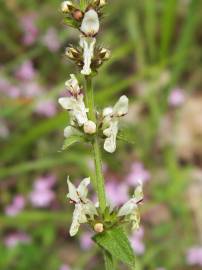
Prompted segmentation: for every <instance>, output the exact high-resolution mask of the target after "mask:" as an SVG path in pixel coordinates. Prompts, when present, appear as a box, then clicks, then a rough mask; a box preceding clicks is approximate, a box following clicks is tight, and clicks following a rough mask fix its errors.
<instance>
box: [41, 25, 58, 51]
mask: <svg viewBox="0 0 202 270" xmlns="http://www.w3.org/2000/svg"><path fill="white" fill-rule="evenodd" d="M42 43H43V44H44V45H45V46H46V47H47V48H48V49H49V50H50V51H51V52H56V51H58V50H59V49H60V40H59V36H58V33H57V31H56V29H55V28H53V27H51V28H49V29H48V30H47V32H46V34H45V35H44V37H43V39H42Z"/></svg>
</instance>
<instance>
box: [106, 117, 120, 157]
mask: <svg viewBox="0 0 202 270" xmlns="http://www.w3.org/2000/svg"><path fill="white" fill-rule="evenodd" d="M117 133H118V120H114V119H113V120H111V121H110V124H109V127H108V128H106V129H105V130H104V131H103V134H104V135H105V136H106V137H107V138H106V139H105V142H104V149H105V151H107V152H109V153H113V152H114V151H115V150H116V136H117Z"/></svg>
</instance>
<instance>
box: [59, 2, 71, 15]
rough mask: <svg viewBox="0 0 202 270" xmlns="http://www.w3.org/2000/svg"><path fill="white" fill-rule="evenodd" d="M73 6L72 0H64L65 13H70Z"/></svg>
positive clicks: (63, 10)
mask: <svg viewBox="0 0 202 270" xmlns="http://www.w3.org/2000/svg"><path fill="white" fill-rule="evenodd" d="M71 6H72V1H64V2H62V4H61V11H62V12H63V13H69V12H70V9H69V8H70V7H71Z"/></svg>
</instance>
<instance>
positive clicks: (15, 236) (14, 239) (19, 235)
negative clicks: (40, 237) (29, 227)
mask: <svg viewBox="0 0 202 270" xmlns="http://www.w3.org/2000/svg"><path fill="white" fill-rule="evenodd" d="M30 242H31V238H30V237H29V236H28V235H27V234H26V233H23V232H15V233H10V234H8V235H7V236H6V237H5V239H4V244H5V246H7V247H8V248H13V247H15V246H17V245H19V244H29V243H30Z"/></svg>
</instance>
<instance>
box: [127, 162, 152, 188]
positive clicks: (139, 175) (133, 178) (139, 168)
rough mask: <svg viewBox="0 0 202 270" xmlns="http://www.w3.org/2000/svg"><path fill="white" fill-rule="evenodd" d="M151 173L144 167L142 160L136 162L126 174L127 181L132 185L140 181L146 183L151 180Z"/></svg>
mask: <svg viewBox="0 0 202 270" xmlns="http://www.w3.org/2000/svg"><path fill="white" fill-rule="evenodd" d="M150 177H151V175H150V173H149V171H147V170H146V169H145V168H144V165H143V164H142V163H140V162H134V163H133V164H132V166H131V171H130V172H129V174H128V175H127V176H126V182H127V183H128V184H129V185H131V186H136V185H138V184H139V182H142V183H145V182H147V181H149V180H150Z"/></svg>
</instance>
